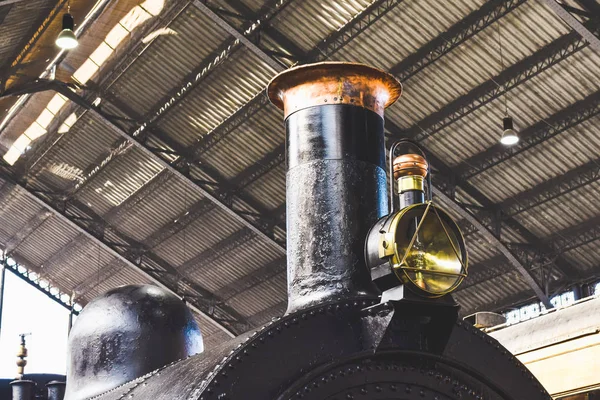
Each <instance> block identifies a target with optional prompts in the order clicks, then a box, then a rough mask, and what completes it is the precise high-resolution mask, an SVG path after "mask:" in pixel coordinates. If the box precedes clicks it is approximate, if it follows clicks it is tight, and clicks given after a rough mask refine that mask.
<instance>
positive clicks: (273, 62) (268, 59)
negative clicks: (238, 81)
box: [193, 0, 286, 71]
mask: <svg viewBox="0 0 600 400" xmlns="http://www.w3.org/2000/svg"><path fill="white" fill-rule="evenodd" d="M193 4H194V6H195V7H196V8H198V9H199V10H200V11H202V12H203V13H204V14H205V15H206V16H207V17H209V18H210V19H211V20H213V22H214V23H216V24H217V25H219V26H220V27H221V28H223V29H224V30H225V31H227V33H229V34H230V35H231V36H233V37H234V38H236V39H237V40H239V41H240V43H242V44H243V45H244V46H246V47H247V48H248V50H250V51H251V52H253V53H254V54H255V55H256V56H258V58H260V59H261V61H263V62H264V63H265V64H267V65H268V66H270V67H271V68H273V69H274V70H275V71H282V70H283V69H285V68H286V66H285V64H282V63H281V62H280V61H278V60H277V59H275V58H274V57H272V56H271V55H269V54H267V53H266V52H265V51H264V50H263V49H261V48H260V47H258V45H256V44H255V43H254V42H252V41H251V40H250V39H248V37H247V35H245V34H242V33H240V32H238V30H237V29H236V28H234V27H233V26H231V25H230V24H229V22H227V21H225V20H224V19H223V18H221V16H219V15H218V14H217V13H215V12H214V11H213V10H211V9H210V8H209V7H208V6H206V5H205V4H204V3H202V2H200V1H198V0H194V1H193ZM258 23H259V24H260V23H263V22H262V21H261V20H260V19H259V20H258ZM263 24H264V25H266V22H264V23H263ZM262 29H263V30H264V29H268V27H267V26H263V27H262Z"/></svg>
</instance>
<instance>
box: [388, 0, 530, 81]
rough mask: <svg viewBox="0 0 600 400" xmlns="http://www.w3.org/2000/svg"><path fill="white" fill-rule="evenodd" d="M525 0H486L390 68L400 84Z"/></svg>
mask: <svg viewBox="0 0 600 400" xmlns="http://www.w3.org/2000/svg"><path fill="white" fill-rule="evenodd" d="M525 1H526V0H490V1H488V2H487V3H485V4H484V5H482V6H481V7H480V8H478V9H477V10H475V11H473V12H472V13H471V14H469V15H467V16H466V17H465V18H463V19H462V20H461V21H459V22H458V23H456V24H454V25H453V26H451V27H450V28H449V29H448V30H446V31H445V32H443V33H442V34H441V35H439V36H438V37H436V38H434V39H432V40H431V41H429V42H428V43H427V44H425V45H424V46H423V47H421V48H420V49H418V50H417V51H415V52H414V53H412V54H411V55H410V56H408V57H406V58H405V59H404V60H402V61H400V62H399V63H398V64H396V65H395V66H393V67H392V68H391V69H390V73H391V74H393V75H395V76H396V77H397V78H398V79H400V81H401V82H404V81H406V80H408V79H410V78H411V77H412V76H414V75H415V74H417V73H418V72H419V71H421V70H423V69H424V68H425V67H427V66H428V65H431V64H433V63H434V62H435V61H436V60H438V59H440V58H442V57H443V56H444V55H445V54H448V53H449V52H451V51H452V50H453V49H455V48H456V47H458V46H460V45H461V44H462V43H464V42H466V41H467V40H469V39H470V38H472V37H473V36H475V35H476V34H478V33H479V32H481V31H483V30H484V29H485V28H487V27H488V26H490V25H491V24H493V23H494V22H496V21H498V20H499V19H500V18H502V17H504V16H505V15H507V14H508V13H510V12H511V11H513V10H514V9H516V8H517V7H519V6H520V5H521V4H523V3H525Z"/></svg>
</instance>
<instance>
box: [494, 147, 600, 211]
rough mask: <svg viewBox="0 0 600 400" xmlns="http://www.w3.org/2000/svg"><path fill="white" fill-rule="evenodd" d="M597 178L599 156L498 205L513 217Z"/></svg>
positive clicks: (599, 171) (599, 177)
mask: <svg viewBox="0 0 600 400" xmlns="http://www.w3.org/2000/svg"><path fill="white" fill-rule="evenodd" d="M598 180H600V158H597V159H595V160H592V161H590V162H588V163H586V164H584V165H581V166H579V167H577V168H575V169H573V170H571V171H568V172H567V173H565V174H563V175H559V176H557V177H555V178H552V179H549V180H548V181H546V182H543V183H541V184H539V185H537V186H534V187H532V188H531V189H528V190H527V191H525V192H522V193H519V194H518V195H516V196H514V197H512V198H510V199H507V200H504V201H503V202H502V204H501V205H500V207H501V208H502V210H504V212H505V214H506V215H508V216H510V217H514V216H515V215H517V214H520V213H522V212H524V211H527V210H531V209H532V208H535V207H538V206H540V205H542V204H544V203H547V202H549V201H551V200H554V199H556V198H558V197H560V196H562V195H564V194H567V193H570V192H572V191H574V190H577V189H579V188H582V187H584V186H586V185H589V184H590V183H593V182H597V181H598Z"/></svg>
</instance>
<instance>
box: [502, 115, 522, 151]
mask: <svg viewBox="0 0 600 400" xmlns="http://www.w3.org/2000/svg"><path fill="white" fill-rule="evenodd" d="M502 126H503V129H504V131H503V132H502V137H501V138H500V143H502V144H503V145H505V146H512V145H514V144H517V143H519V135H518V134H517V131H515V128H514V125H513V119H512V117H509V116H506V117H504V119H503V120H502Z"/></svg>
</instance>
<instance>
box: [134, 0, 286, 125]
mask: <svg viewBox="0 0 600 400" xmlns="http://www.w3.org/2000/svg"><path fill="white" fill-rule="evenodd" d="M291 1H292V0H271V1H269V2H268V3H267V4H265V5H264V6H263V7H262V9H261V11H259V14H260V15H262V18H261V19H259V20H257V21H254V22H253V23H249V24H247V26H246V27H245V29H244V31H243V33H240V32H238V31H235V32H237V33H236V35H237V36H241V37H243V38H244V39H243V40H244V42H245V43H246V41H248V37H251V36H252V35H254V34H256V33H257V32H258V31H259V30H260V29H262V28H263V27H264V26H265V25H266V24H267V23H268V21H269V20H271V19H272V18H273V17H274V16H275V15H276V14H277V12H278V11H279V10H280V9H282V8H284V7H285V6H287V5H288V4H289V3H290V2H291ZM200 4H201V3H200ZM207 12H211V13H212V14H214V15H216V14H215V13H214V12H213V11H212V10H211V9H210V8H208V9H207ZM216 17H218V18H220V17H219V16H218V15H216ZM225 23H226V22H225ZM231 33H232V32H230V34H231ZM249 44H253V43H252V42H251V41H249ZM242 46H243V43H242V42H241V41H240V38H238V37H236V38H235V39H234V40H232V41H226V42H225V43H223V44H222V45H221V46H219V48H218V49H217V50H216V51H214V52H213V53H212V54H211V55H210V56H208V57H207V58H206V59H205V60H204V61H203V62H202V63H201V64H200V65H199V66H198V67H197V68H195V69H194V70H193V71H192V72H191V73H190V74H188V76H186V77H185V78H184V79H183V80H182V82H181V83H180V84H179V85H176V86H175V87H174V89H173V90H171V91H170V92H169V93H167V95H166V96H164V97H163V98H162V99H160V100H159V101H158V102H157V103H156V105H155V106H154V107H152V108H151V109H150V111H149V112H148V113H146V115H145V116H144V117H143V118H141V119H140V120H141V121H143V123H142V124H141V125H140V126H139V127H137V129H135V130H134V131H133V132H132V135H133V136H134V137H137V136H139V135H141V134H142V133H143V132H144V131H145V130H148V129H151V128H152V127H154V126H156V124H157V123H158V122H159V121H160V120H161V119H162V118H163V117H164V115H165V114H166V112H167V111H169V110H171V109H172V108H173V106H175V105H177V104H178V103H179V102H180V101H182V100H183V99H184V98H185V97H187V95H188V94H190V93H191V92H192V90H193V89H194V88H195V87H196V86H198V85H199V84H200V83H201V82H202V81H203V80H204V79H205V78H206V77H207V76H208V75H209V74H210V73H211V72H212V71H213V70H214V69H215V68H216V67H217V66H218V65H220V64H221V63H223V62H224V61H225V60H226V59H227V58H228V57H229V56H230V55H231V54H232V53H233V52H234V51H235V50H237V49H239V48H241V47H242ZM253 49H254V48H252V49H250V50H251V51H254V50H256V51H260V53H259V54H260V55H259V57H261V58H262V57H263V55H264V56H266V57H269V58H271V59H273V60H274V58H273V57H272V56H269V55H267V54H266V53H264V51H262V50H261V49H259V48H258V49H254V50H253ZM263 53H264V54H263ZM271 63H276V64H277V67H276V68H275V70H276V71H278V70H282V69H284V68H285V67H284V66H283V65H281V64H279V62H278V61H272V62H271ZM271 63H269V64H268V65H269V66H270V67H271V68H273V66H271V65H270V64H271Z"/></svg>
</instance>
